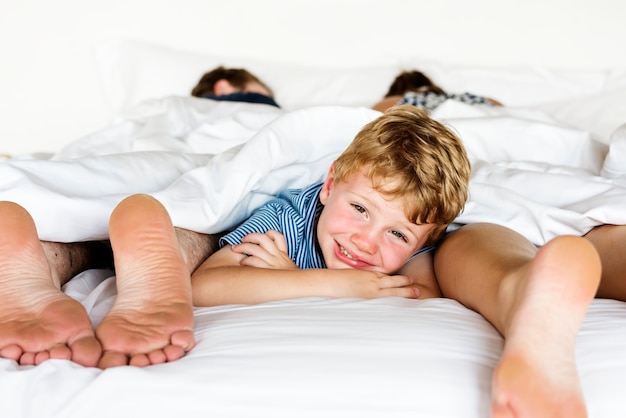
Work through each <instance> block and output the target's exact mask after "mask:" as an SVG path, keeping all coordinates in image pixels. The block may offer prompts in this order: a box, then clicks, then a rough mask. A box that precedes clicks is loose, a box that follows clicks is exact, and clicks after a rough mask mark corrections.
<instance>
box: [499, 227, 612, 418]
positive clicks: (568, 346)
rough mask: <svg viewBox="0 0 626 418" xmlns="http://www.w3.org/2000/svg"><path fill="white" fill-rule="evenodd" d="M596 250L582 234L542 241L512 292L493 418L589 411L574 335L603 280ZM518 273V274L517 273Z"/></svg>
mask: <svg viewBox="0 0 626 418" xmlns="http://www.w3.org/2000/svg"><path fill="white" fill-rule="evenodd" d="M600 270H601V268H600V261H599V257H598V255H597V252H596V251H595V250H594V249H593V247H592V246H591V245H590V244H589V243H588V242H586V241H585V240H584V239H582V238H579V237H570V236H567V237H559V238H556V239H554V240H552V241H551V242H549V243H548V244H546V245H545V246H544V247H542V248H541V249H540V250H539V252H538V253H537V256H536V257H535V259H534V260H533V262H532V263H531V265H530V267H529V268H527V269H523V270H521V271H520V272H519V274H520V275H521V276H523V277H524V278H526V279H527V280H523V281H521V282H518V283H520V284H519V285H518V287H516V288H515V291H514V292H513V294H514V295H515V296H514V300H512V301H511V300H510V301H508V302H509V303H513V304H514V305H513V306H515V307H516V309H513V310H512V311H513V316H512V317H511V318H510V320H509V322H508V325H507V326H506V333H505V335H506V341H505V349H504V352H503V355H502V358H501V360H500V363H499V365H498V366H497V367H496V370H495V372H494V376H493V389H492V390H493V394H492V417H494V418H503V417H520V418H521V417H532V418H542V417H567V418H578V417H586V416H587V411H586V407H585V402H584V398H583V394H582V390H581V386H580V381H579V377H578V373H577V371H576V359H575V346H576V336H577V334H578V331H579V329H580V327H581V325H582V322H583V319H584V317H585V314H586V312H587V309H588V307H589V304H590V303H591V300H592V299H593V298H594V295H595V293H596V290H597V288H598V283H599V280H600ZM521 276H520V277H521Z"/></svg>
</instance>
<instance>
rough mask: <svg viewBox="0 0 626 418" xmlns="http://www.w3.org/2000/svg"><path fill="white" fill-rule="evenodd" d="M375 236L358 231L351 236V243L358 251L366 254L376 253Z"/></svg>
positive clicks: (368, 232)
mask: <svg viewBox="0 0 626 418" xmlns="http://www.w3.org/2000/svg"><path fill="white" fill-rule="evenodd" d="M376 240H377V238H376V235H375V234H374V233H373V232H372V231H360V232H357V233H355V234H353V235H352V242H354V244H355V245H356V246H357V248H358V249H359V250H360V251H363V252H364V253H367V254H373V253H374V252H376V248H377V245H378V244H377V243H376Z"/></svg>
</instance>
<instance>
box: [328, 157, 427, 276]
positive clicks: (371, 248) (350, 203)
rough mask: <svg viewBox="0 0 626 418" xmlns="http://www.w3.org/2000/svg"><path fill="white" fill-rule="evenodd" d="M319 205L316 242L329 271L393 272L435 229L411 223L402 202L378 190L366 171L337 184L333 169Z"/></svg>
mask: <svg viewBox="0 0 626 418" xmlns="http://www.w3.org/2000/svg"><path fill="white" fill-rule="evenodd" d="M391 181H393V180H391ZM320 201H321V202H322V204H324V209H323V210H322V213H321V215H320V218H319V222H318V225H317V240H318V243H319V246H320V248H321V251H322V255H323V257H324V260H325V262H326V266H327V267H328V268H334V269H345V268H355V269H361V270H371V271H377V272H381V273H386V274H391V273H395V272H396V271H397V270H399V269H400V267H402V266H403V265H404V263H405V262H406V261H407V260H408V259H409V258H410V257H411V256H412V255H413V254H415V253H416V252H417V251H418V250H419V249H420V248H421V247H422V246H423V245H424V242H425V241H426V239H427V238H428V234H429V233H430V231H431V229H432V228H433V225H432V224H424V225H416V224H414V223H413V222H411V221H410V220H409V219H408V218H407V216H406V214H405V210H404V202H403V200H402V199H401V198H389V196H386V195H384V194H381V193H380V192H378V191H377V190H375V189H374V188H373V187H372V182H371V181H370V179H369V178H368V177H367V176H366V175H365V170H361V171H360V172H358V173H355V174H353V175H351V176H349V177H348V178H345V179H343V180H342V181H340V182H336V181H335V178H334V168H333V167H331V169H330V171H329V173H328V176H327V178H326V181H325V182H324V185H323V187H322V190H321V191H320Z"/></svg>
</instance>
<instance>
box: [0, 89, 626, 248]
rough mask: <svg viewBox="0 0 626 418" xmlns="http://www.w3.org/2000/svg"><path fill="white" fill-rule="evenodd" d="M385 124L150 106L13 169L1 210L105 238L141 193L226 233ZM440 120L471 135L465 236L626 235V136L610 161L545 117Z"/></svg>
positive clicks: (306, 113) (78, 235)
mask: <svg viewBox="0 0 626 418" xmlns="http://www.w3.org/2000/svg"><path fill="white" fill-rule="evenodd" d="M378 115H379V113H378V112H375V111H373V110H369V109H365V108H350V107H330V106H329V107H312V108H305V109H300V110H296V111H292V112H288V113H284V112H281V111H280V110H278V109H276V108H273V107H271V106H263V105H252V104H241V103H239V104H232V103H227V102H213V101H209V100H201V99H195V98H184V97H171V98H168V99H161V100H156V101H151V102H146V103H144V104H143V105H141V106H139V107H138V108H137V109H135V111H134V112H132V113H131V114H130V115H129V116H128V117H127V118H126V119H125V120H123V121H120V123H118V124H116V125H113V126H112V127H110V128H107V129H105V130H103V131H101V132H97V133H96V134H94V135H92V136H90V137H87V138H84V139H82V140H79V141H77V142H76V143H75V144H73V145H71V146H70V147H68V148H67V149H65V150H63V151H61V152H60V153H59V154H58V155H57V156H55V158H54V159H52V160H50V161H41V160H12V161H8V162H5V163H3V164H2V165H0V199H3V200H13V201H16V202H18V203H20V204H22V205H23V206H25V207H26V208H27V209H28V210H29V211H30V213H31V214H32V215H33V217H34V218H35V221H36V223H37V226H38V228H39V232H40V235H41V238H42V239H48V240H57V241H79V240H86V239H98V238H103V237H106V235H107V222H108V215H109V213H110V212H111V210H112V209H113V207H114V206H115V205H116V204H117V203H118V202H119V201H120V200H121V199H122V198H123V197H124V196H126V195H128V194H131V193H150V194H152V195H154V196H155V197H157V198H158V199H159V200H160V201H161V202H162V203H163V204H164V205H165V206H166V207H167V209H168V210H169V212H170V214H171V216H172V218H173V220H174V223H175V224H176V225H177V226H180V227H184V228H188V229H193V230H197V231H201V232H217V231H221V230H224V229H227V228H230V227H232V226H233V225H235V224H237V223H238V222H240V221H241V220H243V219H244V218H245V217H247V216H248V215H249V214H250V212H251V211H252V210H253V209H254V208H255V207H257V206H258V205H260V204H262V203H263V202H265V201H266V200H267V199H269V198H270V197H271V196H273V195H274V194H276V192H277V191H278V190H281V189H284V188H290V187H303V186H306V185H308V184H311V183H313V182H316V181H319V180H320V179H322V178H323V176H324V175H325V174H326V171H327V169H328V167H329V166H330V163H331V162H332V160H333V159H334V158H335V157H336V156H337V155H338V154H339V153H340V152H341V151H342V150H343V149H344V148H345V147H346V145H347V144H348V143H349V141H350V140H351V139H352V138H353V137H354V135H355V133H356V132H357V131H358V130H359V129H360V128H361V127H362V126H363V125H364V124H365V123H366V122H368V121H369V120H371V119H373V118H375V117H377V116H378ZM434 116H435V117H436V118H439V119H441V120H443V121H445V122H446V123H447V124H449V125H451V126H452V127H453V128H454V129H455V130H456V131H457V132H458V133H459V134H460V135H461V137H462V138H463V140H464V142H465V144H466V147H467V149H468V153H469V154H470V157H471V160H472V180H471V185H470V197H469V201H468V204H467V206H466V208H465V210H464V212H463V213H462V215H461V216H460V218H459V219H458V221H459V222H461V223H467V222H476V221H487V222H496V223H501V224H505V225H507V226H509V227H511V228H513V229H515V230H517V231H519V232H521V233H522V234H524V235H525V236H527V237H528V238H529V239H531V240H532V241H533V242H535V243H536V244H543V243H545V241H546V240H549V239H551V238H553V237H554V236H557V235H562V234H577V235H581V234H583V233H585V232H587V231H588V230H589V229H590V228H592V227H593V226H595V225H598V224H602V223H615V224H623V223H626V210H624V208H626V166H625V165H624V164H623V163H622V161H626V125H625V126H623V127H622V128H621V129H620V130H616V132H615V133H614V134H613V136H612V137H611V138H609V139H606V142H609V141H610V143H609V148H608V150H607V146H606V145H605V143H604V142H601V141H597V140H595V139H593V138H591V136H590V135H589V134H588V133H586V132H584V131H580V130H577V129H573V128H568V127H565V126H560V125H558V124H557V123H555V122H553V121H551V120H550V119H549V118H548V117H547V116H546V115H545V114H542V113H539V112H536V111H523V110H520V109H507V108H487V109H478V108H475V107H474V108H472V107H469V106H467V105H464V104H461V103H454V102H452V101H449V102H447V103H446V104H444V105H443V106H441V107H440V108H438V109H437V110H436V112H435V114H434ZM607 151H608V152H609V155H610V156H611V157H612V159H610V158H605V156H606V154H607ZM94 154H98V155H94ZM605 160H606V163H605ZM601 174H608V175H610V177H608V176H602V175H601ZM44 202H45V203H44Z"/></svg>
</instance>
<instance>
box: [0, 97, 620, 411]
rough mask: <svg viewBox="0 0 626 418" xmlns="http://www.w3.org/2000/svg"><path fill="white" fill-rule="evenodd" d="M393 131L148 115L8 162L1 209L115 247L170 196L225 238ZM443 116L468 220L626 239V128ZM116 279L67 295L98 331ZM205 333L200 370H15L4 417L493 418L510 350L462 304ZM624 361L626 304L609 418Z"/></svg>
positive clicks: (292, 118)
mask: <svg viewBox="0 0 626 418" xmlns="http://www.w3.org/2000/svg"><path fill="white" fill-rule="evenodd" d="M378 115H379V113H377V112H375V111H372V110H369V109H365V108H349V107H314V108H305V109H301V110H296V111H292V112H283V111H281V110H278V109H275V108H271V107H269V106H260V105H245V104H225V103H215V102H210V101H207V100H199V99H193V98H181V97H171V98H166V99H162V100H157V101H150V102H145V103H143V104H142V105H141V106H140V107H138V108H137V109H135V111H134V112H132V113H131V114H129V115H128V116H127V117H126V118H124V119H123V120H120V121H119V123H117V124H115V125H113V126H111V127H110V128H107V129H104V130H103V131H100V132H96V133H95V134H93V135H91V136H89V137H86V138H83V139H81V140H79V141H77V142H76V143H74V144H72V145H71V146H70V147H68V148H67V149H65V150H63V151H61V152H60V153H59V154H58V155H56V156H55V157H54V158H53V159H50V160H27V159H22V160H18V159H14V160H10V161H6V162H3V163H1V164H0V199H3V200H4V199H6V200H13V201H16V202H18V203H20V204H22V205H23V206H25V207H26V208H27V209H28V210H29V211H30V212H31V214H32V215H33V216H34V218H35V221H36V223H37V227H38V229H39V231H40V235H41V238H43V239H48V240H58V241H76V240H86V239H99V238H103V237H106V235H107V222H108V216H109V214H110V212H111V210H112V209H113V207H114V206H115V205H116V204H117V203H118V202H119V201H120V200H121V199H122V198H123V197H125V196H127V195H128V194H130V193H150V194H152V195H154V196H155V197H157V198H158V199H159V200H160V201H161V202H162V203H163V204H164V205H165V206H166V207H167V209H168V210H169V211H170V213H171V216H172V218H173V221H174V223H175V224H176V225H178V226H181V227H185V228H189V229H194V230H198V231H204V232H216V231H219V230H222V229H225V228H228V227H230V226H233V225H235V224H236V223H238V222H239V221H241V220H242V219H243V218H245V217H246V216H248V214H249V213H250V212H251V211H252V210H253V209H254V208H255V207H257V206H258V205H260V204H262V203H263V202H264V201H266V200H267V199H269V198H270V197H271V196H272V195H274V194H275V193H276V192H277V191H278V190H280V189H283V188H289V187H302V186H305V185H308V184H310V183H312V182H314V181H318V180H320V179H322V178H323V176H324V175H325V173H326V171H327V169H328V167H329V165H330V163H331V161H332V160H333V159H334V158H335V157H336V156H337V155H338V153H339V152H341V150H343V149H344V148H345V146H346V145H347V144H348V142H349V141H350V140H351V139H352V137H353V136H354V135H355V133H356V132H357V131H358V130H359V129H360V128H361V127H362V126H363V125H364V124H365V123H366V122H368V121H370V120H372V119H373V118H375V117H377V116H378ZM434 116H435V117H437V118H440V119H441V120H445V121H446V122H447V123H448V124H450V125H451V126H452V127H454V129H456V130H457V131H458V132H459V134H460V135H461V137H462V138H463V140H464V141H465V143H466V146H467V148H468V152H469V154H470V156H471V159H472V164H473V174H472V182H471V187H470V200H469V202H468V204H467V207H466V209H465V211H464V212H463V214H462V215H461V216H460V218H459V219H458V221H459V222H474V221H491V222H497V223H502V224H505V225H507V226H510V227H513V228H514V229H516V230H518V231H520V232H522V233H523V234H525V235H526V236H528V237H529V238H530V239H532V240H533V242H535V243H537V244H542V243H544V242H545V241H546V240H548V239H550V238H552V237H554V236H556V235H559V234H563V233H574V234H582V233H584V232H586V231H587V230H589V229H590V228H591V227H593V226H594V225H597V224H601V223H626V210H625V209H626V190H625V187H626V176H625V169H626V167H624V166H622V165H620V164H621V163H620V161H622V162H623V161H626V156H625V155H624V148H626V135H625V134H624V128H622V130H621V131H620V130H618V131H616V133H615V134H614V135H613V136H612V138H610V142H609V138H605V139H604V141H603V142H597V141H595V140H594V139H592V138H591V137H590V136H589V135H588V134H587V133H586V132H584V131H580V130H576V129H571V128H568V127H565V126H561V125H559V124H556V123H555V122H553V121H552V120H551V119H550V118H549V117H547V116H546V115H545V114H542V113H539V112H535V111H527V110H521V109H506V108H504V109H483V110H480V109H476V108H468V107H466V106H463V105H460V104H455V103H449V104H448V105H445V106H443V107H441V108H440V109H438V110H437V112H436V113H435V115H434ZM606 143H609V145H608V146H607V145H606ZM607 153H608V157H607ZM620 153H621V154H620ZM111 275H112V273H111V272H109V271H106V270H92V271H88V272H86V273H84V274H82V275H81V277H78V278H76V279H75V280H73V281H71V282H70V284H69V285H68V286H67V287H66V288H65V291H66V292H67V293H68V294H70V295H72V296H74V297H75V298H77V299H78V300H80V301H81V302H82V303H83V304H84V305H85V306H86V307H87V309H88V311H89V313H90V315H91V317H92V319H93V320H94V323H97V322H98V321H99V320H100V318H101V317H102V316H103V315H104V314H105V313H106V311H107V310H108V308H109V307H110V305H111V302H112V300H113V298H114V297H115V293H116V290H115V281H114V278H113V277H111ZM195 329H196V339H197V342H198V344H197V347H196V348H194V349H193V350H192V351H191V352H190V353H189V354H188V355H187V356H186V357H185V358H183V359H182V360H179V361H177V362H174V363H170V364H163V365H158V366H151V367H148V368H144V369H138V368H134V367H121V368H115V369H110V370H106V371H101V370H98V369H91V368H83V367H79V366H76V365H75V364H72V363H71V362H68V361H56V360H54V361H48V362H45V363H44V364H43V365H41V366H38V367H21V366H17V365H16V364H15V363H14V362H11V361H8V360H1V359H0V393H1V394H2V402H0V416H2V417H33V418H41V417H55V418H56V417H77V418H78V417H80V418H82V417H85V416H89V417H103V418H104V417H112V416H116V417H137V416H182V415H187V416H204V415H207V416H216V417H234V418H243V417H272V418H275V417H289V418H291V417H295V416H297V417H325V418H326V417H337V418H347V417H355V418H356V417H358V418H367V417H372V418H374V417H383V416H384V417H415V416H427V417H463V418H473V417H476V418H479V417H484V416H486V415H487V414H488V410H489V393H490V376H491V371H492V369H493V367H494V365H495V363H496V361H497V359H498V357H499V353H500V350H501V347H502V340H501V338H500V336H499V335H498V334H497V333H496V332H495V330H494V329H493V328H492V327H491V326H490V325H489V324H488V323H487V322H486V321H485V320H484V319H483V318H482V317H480V316H479V315H478V314H476V313H474V312H472V311H469V310H467V309H465V308H463V307H462V306H461V305H459V304H458V303H456V302H454V301H451V300H447V299H438V300H425V301H419V300H417V301H415V300H404V299H398V298H385V299H379V300H372V301H367V300H357V299H337V300H329V299H323V298H305V299H298V300H291V301H281V302H274V303H266V304H260V305H253V306H241V305H232V306H224V307H216V308H201V309H200V308H198V309H196V310H195ZM624 352H626V304H624V303H621V302H615V301H607V300H596V301H594V303H593V304H592V307H591V309H590V312H589V315H588V316H587V318H586V321H585V324H584V326H583V329H582V331H581V333H580V336H579V341H578V345H577V360H578V366H579V370H580V374H581V380H582V384H583V389H584V392H585V396H586V398H587V401H588V404H589V410H590V413H591V416H592V417H622V416H625V415H626V405H624V403H623V402H621V399H622V394H621V391H622V390H623V388H624V387H626V358H625V357H624V355H623V353H624ZM451 400H452V401H451Z"/></svg>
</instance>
